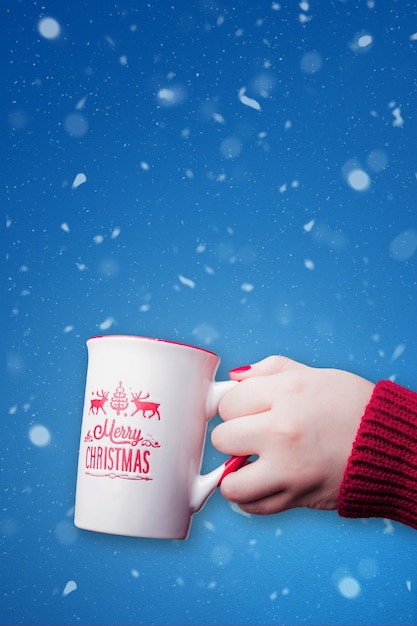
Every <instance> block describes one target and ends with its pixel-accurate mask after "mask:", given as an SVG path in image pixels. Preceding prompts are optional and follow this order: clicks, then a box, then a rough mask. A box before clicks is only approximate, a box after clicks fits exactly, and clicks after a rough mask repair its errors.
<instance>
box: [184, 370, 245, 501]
mask: <svg viewBox="0 0 417 626" xmlns="http://www.w3.org/2000/svg"><path fill="white" fill-rule="evenodd" d="M238 384H239V383H238V382H237V381H236V380H226V381H220V382H217V381H213V382H212V383H210V387H209V390H208V395H207V406H206V413H207V419H211V418H212V417H214V416H215V415H216V413H217V410H218V408H219V402H220V400H221V399H222V397H223V396H224V394H225V393H226V391H228V390H229V389H231V388H232V387H234V386H235V385H238ZM250 456H251V455H246V456H232V457H230V458H229V459H228V460H227V461H225V462H224V463H222V465H220V466H219V467H217V468H216V469H214V470H213V471H211V472H209V473H208V474H203V475H201V474H199V475H198V476H197V477H196V479H195V481H194V485H193V489H192V493H191V512H192V513H197V511H199V510H200V509H201V508H202V506H203V505H204V504H205V503H206V501H207V499H208V498H209V497H210V496H211V494H212V493H213V492H214V491H215V490H216V488H217V487H219V485H220V484H221V482H222V480H223V479H224V478H225V476H227V475H228V474H230V473H231V472H235V471H236V470H238V469H239V468H240V467H242V465H245V463H246V462H247V460H248V459H249V457H250Z"/></svg>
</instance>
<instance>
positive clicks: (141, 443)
mask: <svg viewBox="0 0 417 626" xmlns="http://www.w3.org/2000/svg"><path fill="white" fill-rule="evenodd" d="M129 391H130V394H131V398H132V399H131V400H129V398H128V394H127V392H126V390H125V388H124V386H123V381H122V380H119V384H118V385H117V386H116V387H114V388H113V391H112V395H111V397H110V400H109V394H110V393H111V392H110V391H108V390H104V389H102V390H101V391H98V390H96V391H95V392H94V391H93V392H92V398H91V399H90V407H89V411H88V414H89V415H92V416H93V417H95V418H96V420H95V424H94V425H92V426H91V427H89V428H88V430H87V433H86V434H85V436H84V443H85V444H86V445H85V448H84V451H83V454H84V467H85V473H86V474H87V475H89V476H95V477H107V478H110V479H114V478H121V479H124V480H144V481H149V480H152V472H151V466H152V461H153V455H154V454H158V452H157V449H158V448H160V447H161V445H160V444H159V442H158V441H157V439H155V437H154V436H153V435H151V434H149V433H146V434H145V433H144V432H143V431H142V429H141V428H140V426H139V423H138V421H137V418H136V419H135V418H134V416H135V415H136V414H139V415H140V414H142V419H143V418H145V419H146V420H150V419H151V418H152V417H155V416H156V417H157V419H158V421H160V419H161V415H160V413H159V407H160V404H159V403H157V402H152V401H150V400H149V393H143V392H142V390H140V391H139V393H136V392H135V391H133V390H131V389H130V390H129ZM107 403H108V404H107ZM129 404H132V405H133V407H134V408H133V407H131V408H130V409H129ZM100 411H101V412H102V413H103V418H102V419H101V420H99V417H100ZM108 413H110V414H112V415H108ZM126 418H127V419H126ZM132 418H134V419H132Z"/></svg>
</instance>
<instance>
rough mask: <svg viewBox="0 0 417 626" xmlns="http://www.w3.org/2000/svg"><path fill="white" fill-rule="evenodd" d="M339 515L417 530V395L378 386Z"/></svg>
mask: <svg viewBox="0 0 417 626" xmlns="http://www.w3.org/2000/svg"><path fill="white" fill-rule="evenodd" d="M338 513H339V515H341V516H343V517H384V518H388V519H391V520H396V521H399V522H402V523H404V524H407V525H409V526H412V527H413V528H417V393H414V392H413V391H409V390H408V389H405V388H404V387H400V386H399V385H397V384H395V383H392V382H391V381H389V380H383V381H380V382H379V383H378V384H377V385H376V386H375V388H374V391H373V394H372V397H371V400H370V402H369V404H368V406H367V407H366V410H365V414H364V416H363V418H362V421H361V425H360V427H359V430H358V433H357V436H356V440H355V442H354V444H353V449H352V454H351V456H350V458H349V461H348V465H347V467H346V471H345V475H344V478H343V482H342V485H341V488H340V491H339V500H338Z"/></svg>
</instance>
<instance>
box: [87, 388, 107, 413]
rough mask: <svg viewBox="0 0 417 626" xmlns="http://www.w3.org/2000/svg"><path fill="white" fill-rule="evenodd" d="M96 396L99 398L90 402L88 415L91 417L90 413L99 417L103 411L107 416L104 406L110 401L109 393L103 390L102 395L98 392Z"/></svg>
mask: <svg viewBox="0 0 417 626" xmlns="http://www.w3.org/2000/svg"><path fill="white" fill-rule="evenodd" d="M96 395H97V398H93V399H92V400H90V410H89V411H88V414H89V415H90V413H92V414H93V415H98V412H99V410H100V409H101V410H102V411H103V413H104V415H106V411H105V410H104V404H105V403H106V402H107V401H108V399H109V392H108V391H104V390H103V389H102V390H101V393H100V392H99V391H97V393H96Z"/></svg>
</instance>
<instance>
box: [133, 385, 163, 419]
mask: <svg viewBox="0 0 417 626" xmlns="http://www.w3.org/2000/svg"><path fill="white" fill-rule="evenodd" d="M147 398H149V393H147V394H146V396H142V391H139V393H132V402H133V404H134V405H135V407H136V410H135V411H133V413H132V416H133V415H136V413H139V411H142V414H143V417H146V418H148V419H151V417H153V416H154V415H156V416H157V417H158V419H159V420H160V419H161V416H160V415H159V411H158V409H159V406H160V405H159V404H157V403H156V402H144V400H146V399H147ZM147 413H150V415H147Z"/></svg>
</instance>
